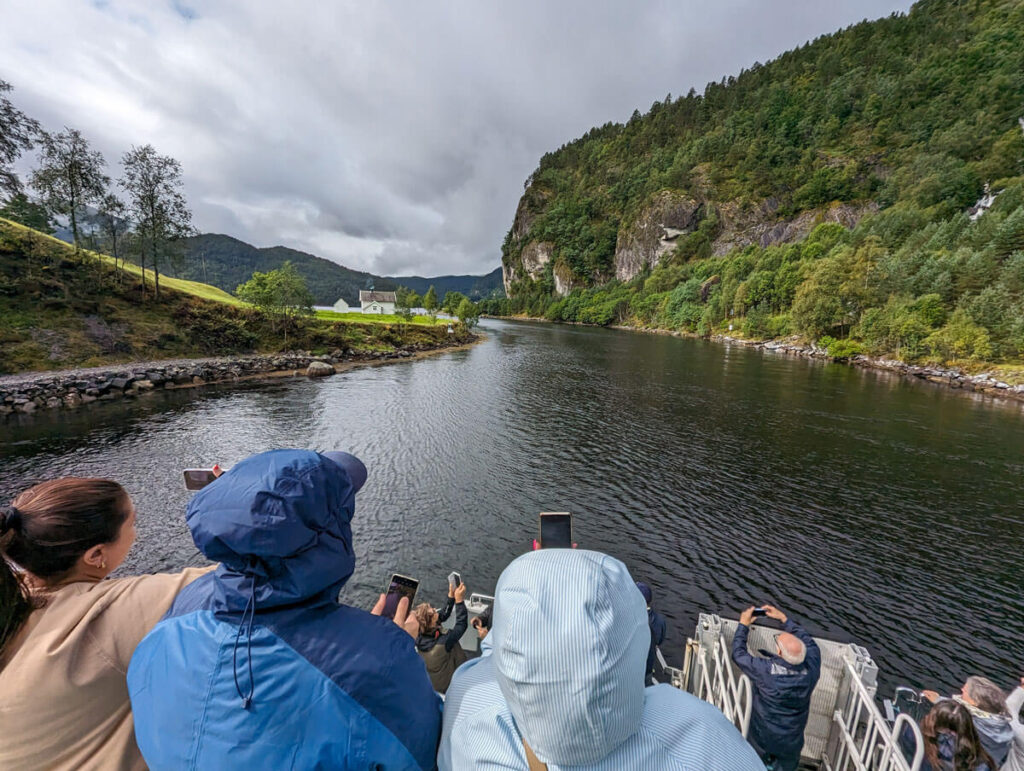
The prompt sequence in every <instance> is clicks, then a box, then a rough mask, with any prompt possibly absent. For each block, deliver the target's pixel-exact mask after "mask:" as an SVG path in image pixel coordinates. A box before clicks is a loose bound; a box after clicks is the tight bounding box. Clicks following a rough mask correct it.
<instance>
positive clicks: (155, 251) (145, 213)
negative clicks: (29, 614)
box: [120, 145, 193, 300]
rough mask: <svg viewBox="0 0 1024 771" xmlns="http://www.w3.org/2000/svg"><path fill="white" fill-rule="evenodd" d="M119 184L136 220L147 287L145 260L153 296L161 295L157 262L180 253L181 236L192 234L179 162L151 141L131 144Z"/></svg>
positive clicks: (144, 288)
mask: <svg viewBox="0 0 1024 771" xmlns="http://www.w3.org/2000/svg"><path fill="white" fill-rule="evenodd" d="M121 162H122V163H123V164H124V176H123V177H121V179H120V184H121V188H122V189H123V190H124V191H125V193H127V195H128V211H129V214H130V215H131V218H132V220H134V222H135V227H136V232H137V234H138V242H139V250H140V254H139V258H140V261H141V262H140V264H141V266H142V291H143V293H145V291H146V262H147V260H148V262H149V264H150V266H152V268H153V276H154V290H155V296H156V299H157V300H159V299H160V265H161V264H166V263H167V262H168V261H173V260H174V259H175V258H176V257H177V256H179V255H180V248H181V246H182V243H181V242H182V239H184V238H186V237H188V236H190V235H192V234H193V229H192V212H191V211H189V208H188V204H187V203H186V201H185V196H184V195H183V194H182V192H181V186H182V182H181V164H180V163H178V161H176V160H175V159H174V158H171V157H170V156H167V155H160V154H159V153H157V151H156V150H155V149H154V148H153V146H152V145H143V146H142V147H133V148H132V149H131V150H130V151H128V152H127V153H125V154H124V157H123V158H122V161H121Z"/></svg>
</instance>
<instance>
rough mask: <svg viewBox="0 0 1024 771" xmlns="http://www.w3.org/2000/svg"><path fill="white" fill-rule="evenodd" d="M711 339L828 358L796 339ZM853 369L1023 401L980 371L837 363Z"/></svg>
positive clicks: (868, 360) (859, 359)
mask: <svg viewBox="0 0 1024 771" xmlns="http://www.w3.org/2000/svg"><path fill="white" fill-rule="evenodd" d="M711 339H712V340H715V341H716V342H720V343H725V344H726V345H742V346H745V347H748V348H760V349H761V350H765V351H775V352H777V353H783V354H786V355H789V356H801V357H804V358H811V359H829V360H834V359H833V358H832V357H831V356H829V354H828V351H827V350H825V349H824V348H821V347H819V346H816V345H808V344H805V343H801V342H798V341H796V340H788V341H780V340H747V339H744V338H742V337H731V336H729V335H713V336H712V338H711ZM838 361H841V362H844V363H847V364H850V365H852V366H854V367H863V368H865V369H879V370H884V371H886V372H892V373H894V374H897V375H902V376H903V377H909V378H917V379H918V380H927V381H928V382H930V383H937V384H938V385H944V386H947V387H949V388H959V389H961V390H964V391H975V392H978V393H983V394H988V395H990V396H999V397H1003V398H1006V399H1017V400H1018V401H1022V402H1024V384H1022V385H1010V384H1009V383H1004V382H1003V381H1001V380H999V379H998V378H995V377H993V376H992V375H991V374H990V373H987V372H984V373H981V374H978V375H970V374H968V373H966V372H964V371H963V370H961V369H958V368H956V367H936V366H922V365H917V364H908V363H907V362H905V361H899V360H898V359H880V358H875V357H873V356H866V355H864V354H858V355H856V356H851V357H849V358H848V359H841V360H838Z"/></svg>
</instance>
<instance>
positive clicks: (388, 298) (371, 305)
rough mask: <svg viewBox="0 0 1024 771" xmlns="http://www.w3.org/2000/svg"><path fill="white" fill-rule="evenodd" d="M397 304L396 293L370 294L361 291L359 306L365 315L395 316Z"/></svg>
mask: <svg viewBox="0 0 1024 771" xmlns="http://www.w3.org/2000/svg"><path fill="white" fill-rule="evenodd" d="M395 302H396V300H395V293H394V292H374V291H369V292H368V291H366V290H365V289H361V290H360V291H359V304H360V305H361V306H362V311H363V313H384V314H393V313H394V312H395Z"/></svg>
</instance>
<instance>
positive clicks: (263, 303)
mask: <svg viewBox="0 0 1024 771" xmlns="http://www.w3.org/2000/svg"><path fill="white" fill-rule="evenodd" d="M235 294H236V295H238V298H239V299H240V300H243V301H244V302H247V303H251V304H253V305H255V306H256V307H257V308H259V309H260V310H262V311H263V312H264V313H266V314H267V315H268V316H270V318H271V324H272V328H273V329H274V331H275V332H276V331H277V324H276V321H275V320H280V322H281V324H282V326H283V328H284V341H285V345H287V344H288V327H289V326H291V325H294V323H295V321H296V320H297V319H298V318H299V317H300V316H312V315H313V295H312V294H311V293H310V291H309V288H308V287H307V286H306V279H304V278H303V277H302V275H301V274H300V273H299V272H298V271H297V270H296V269H295V266H294V265H292V264H291V262H285V263H284V265H282V266H281V267H280V268H278V269H277V270H269V271H267V272H266V273H261V272H259V271H256V272H255V273H253V274H252V278H251V279H249V280H248V281H246V282H245V283H244V284H241V285H239V287H238V289H236V290H235Z"/></svg>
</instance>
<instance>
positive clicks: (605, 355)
mask: <svg viewBox="0 0 1024 771" xmlns="http://www.w3.org/2000/svg"><path fill="white" fill-rule="evenodd" d="M486 326H487V332H488V334H489V339H488V340H487V341H486V342H485V343H483V344H481V345H479V346H476V347H474V348H471V349H469V350H466V351H461V352H455V353H450V354H445V355H442V356H438V357H435V358H429V359H425V360H423V361H419V362H415V363H412V364H408V363H403V364H398V365H393V366H385V367H375V368H368V369H361V370H353V371H351V372H347V373H344V374H341V375H338V376H336V377H333V378H330V379H327V380H322V381H310V380H305V379H296V380H287V381H275V382H271V383H269V384H263V385H251V384H250V385H246V386H243V387H242V388H238V389H231V390H227V389H225V390H215V389H214V390H204V391H181V392H174V393H170V394H166V395H164V394H161V395H159V396H156V397H154V399H149V400H140V401H138V402H135V403H131V404H128V403H125V404H104V405H100V406H99V409H90V410H83V411H81V412H79V413H61V414H60V415H55V416H51V415H40V416H37V417H33V418H30V419H26V420H22V421H20V422H11V423H8V424H4V426H3V430H4V435H3V441H2V443H0V460H2V461H3V462H2V463H0V492H2V493H3V494H4V495H9V494H11V493H13V492H14V491H16V490H18V489H21V488H23V487H24V486H26V485H27V484H29V483H31V482H32V481H35V480H38V479H43V478H49V477H51V476H55V475H59V474H70V473H76V474H95V475H105V476H112V477H115V478H117V479H120V480H123V481H124V482H125V484H126V486H128V487H129V489H130V490H131V491H132V493H133V495H134V496H135V498H136V501H137V504H138V508H139V511H140V524H139V530H140V543H139V544H138V546H137V547H136V549H135V550H134V551H133V553H132V555H131V559H130V564H129V565H128V566H127V569H129V570H159V569H169V568H172V567H177V566H180V565H183V564H190V563H195V562H197V561H198V556H197V554H196V552H195V549H194V547H193V546H192V544H191V540H190V538H189V536H188V533H187V531H186V529H185V527H184V524H183V522H182V516H181V513H182V511H183V509H184V506H185V504H186V503H187V500H188V494H187V493H186V492H185V491H184V490H183V489H182V485H181V481H180V470H181V469H182V468H185V467H188V466H193V465H208V464H212V463H213V462H215V461H219V462H221V463H222V464H225V465H231V464H232V463H234V462H236V461H237V460H239V459H240V458H242V457H244V456H246V455H248V454H250V453H253V452H258V451H261V450H266V449H272V448H276V447H285V446H303V447H312V448H314V449H328V448H331V449H333V448H342V449H347V450H350V451H353V452H355V453H356V454H358V455H359V456H360V457H362V458H363V459H364V460H365V461H366V463H367V466H368V467H369V468H370V479H369V482H368V484H367V486H366V488H364V491H363V492H362V493H361V494H360V500H359V507H358V513H357V519H356V522H355V523H354V532H355V537H356V550H357V558H358V562H359V567H358V568H357V572H356V574H355V576H354V577H353V579H352V581H351V582H350V584H349V586H348V587H347V588H346V596H347V597H348V598H349V599H350V600H351V601H353V602H357V603H361V604H364V605H369V604H370V602H371V601H372V597H373V595H374V593H375V592H376V591H378V590H379V587H380V584H381V583H382V582H383V580H384V577H385V576H386V575H387V574H388V573H389V571H391V570H393V569H401V570H402V571H403V572H408V573H411V574H412V575H416V576H418V577H420V578H421V579H423V585H422V590H421V591H422V592H423V594H424V597H425V598H427V599H431V600H434V601H438V602H439V601H440V599H441V597H442V596H443V594H444V591H445V586H444V582H445V576H446V575H447V573H448V572H449V571H450V570H453V569H457V570H459V571H460V572H462V574H463V576H464V577H465V578H466V581H467V583H468V584H469V585H470V588H471V589H473V588H480V589H485V590H490V589H491V588H492V587H493V585H494V582H495V581H496V579H497V577H498V574H499V573H500V571H501V569H502V567H503V566H504V565H505V564H507V562H508V561H509V560H510V559H511V558H513V557H514V556H515V555H517V554H519V553H521V552H522V551H523V550H524V549H525V548H526V547H527V546H528V544H529V541H530V538H531V537H532V536H533V534H534V532H535V530H536V514H537V512H538V511H541V510H571V511H573V512H575V513H576V515H577V528H576V530H577V537H578V540H579V541H580V543H581V544H583V545H585V546H589V547H593V548H597V549H601V550H604V551H608V552H611V553H613V554H616V555H617V556H619V557H621V558H622V559H624V560H625V561H626V563H627V564H628V565H629V567H630V569H631V570H632V571H633V572H634V575H635V576H636V577H638V578H641V577H642V578H643V579H644V580H646V581H648V582H649V583H651V584H652V585H653V586H654V587H655V594H656V600H655V601H656V603H657V605H658V606H659V607H660V608H661V609H662V611H663V612H665V613H666V615H667V616H668V617H669V619H670V623H671V630H670V639H669V644H668V646H667V648H668V651H667V652H668V654H669V655H670V658H675V659H676V660H677V661H679V660H681V651H682V644H683V642H684V640H685V635H686V633H687V632H688V631H690V629H691V628H692V624H693V621H694V619H695V617H696V614H697V612H699V611H700V610H706V609H713V610H719V611H721V612H729V611H735V610H737V609H739V608H741V607H743V606H744V605H745V604H747V603H748V602H750V601H762V600H764V601H772V602H774V603H776V604H778V605H779V606H780V607H784V608H785V609H787V610H788V611H790V612H791V613H793V614H796V615H798V616H800V617H802V618H804V619H806V620H807V625H808V626H809V627H810V628H811V630H812V631H814V632H816V633H822V634H827V635H829V636H832V637H836V638H841V639H857V640H858V641H859V642H861V643H862V644H864V645H866V646H867V647H868V648H869V649H870V650H871V651H872V653H873V654H874V656H875V658H876V660H877V661H878V662H879V664H880V666H881V667H882V672H883V682H884V683H885V684H886V685H890V684H892V683H893V682H895V681H897V680H909V681H911V682H914V683H917V684H922V685H924V684H930V685H940V686H943V687H945V688H952V687H953V686H955V685H956V684H957V683H958V681H960V680H962V678H963V677H965V676H966V675H968V674H972V673H976V672H980V673H986V674H988V675H989V676H991V677H994V678H997V679H1001V680H1002V681H1005V682H1006V684H1009V682H1011V681H1012V678H1013V677H1014V676H1016V674H1017V672H1018V670H1019V668H1020V667H1021V665H1022V664H1024V647H1022V642H1021V640H1022V633H1024V624H1022V622H1021V618H1022V617H1024V613H1022V611H1024V598H1022V596H1021V592H1020V573H1019V569H1018V568H1017V562H1018V560H1019V555H1020V553H1021V548H1022V546H1024V522H1022V519H1021V506H1020V501H1021V500H1022V498H1024V496H1022V493H1024V476H1022V474H1021V471H1022V466H1024V463H1022V458H1024V431H1022V427H1024V417H1022V411H1021V408H1020V406H1019V405H1013V404H1011V405H1006V404H1001V403H998V402H993V401H991V400H984V399H976V400H972V399H967V398H964V397H963V396H962V395H960V394H956V393H952V392H948V391H945V390H942V389H940V388H938V387H934V386H930V385H927V384H925V385H922V384H917V383H912V382H909V381H905V380H900V379H896V378H893V377H891V376H887V375H884V374H879V373H875V372H869V371H862V370H855V369H852V368H849V367H843V366H838V365H828V364H823V363H821V362H810V361H805V360H800V359H790V358H786V357H783V356H775V355H771V354H764V353H761V352H757V351H750V350H747V349H743V348H738V347H737V348H725V347H723V346H720V345H717V344H711V343H705V342H702V341H697V340H686V339H677V338H671V337H655V336H644V335H635V334H629V333H624V332H614V331H609V330H595V329H584V328H575V327H558V326H549V325H539V324H508V323H499V322H487V323H486Z"/></svg>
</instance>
